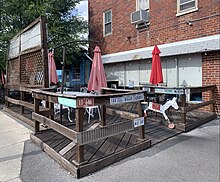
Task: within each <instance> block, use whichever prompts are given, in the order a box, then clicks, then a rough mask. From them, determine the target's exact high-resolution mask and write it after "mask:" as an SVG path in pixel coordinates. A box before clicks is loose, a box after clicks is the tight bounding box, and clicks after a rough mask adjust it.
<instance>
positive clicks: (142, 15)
mask: <svg viewBox="0 0 220 182" xmlns="http://www.w3.org/2000/svg"><path fill="white" fill-rule="evenodd" d="M148 22H149V12H148V11H146V10H142V9H141V10H139V11H135V12H133V13H131V23H132V24H140V23H148Z"/></svg>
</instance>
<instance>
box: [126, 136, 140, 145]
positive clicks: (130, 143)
mask: <svg viewBox="0 0 220 182" xmlns="http://www.w3.org/2000/svg"><path fill="white" fill-rule="evenodd" d="M137 138H138V137H137V136H136V135H131V137H130V140H129V142H128V144H127V145H126V148H129V147H132V146H134V145H135V144H137Z"/></svg>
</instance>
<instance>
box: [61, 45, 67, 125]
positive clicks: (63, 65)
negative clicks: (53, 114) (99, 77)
mask: <svg viewBox="0 0 220 182" xmlns="http://www.w3.org/2000/svg"><path fill="white" fill-rule="evenodd" d="M65 55H66V47H65V46H63V64H62V82H61V94H63V87H64V76H65V73H64V72H65ZM62 116H63V105H62V104H60V123H61V124H62V120H63V118H62Z"/></svg>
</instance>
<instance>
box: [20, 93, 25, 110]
mask: <svg viewBox="0 0 220 182" xmlns="http://www.w3.org/2000/svg"><path fill="white" fill-rule="evenodd" d="M20 97H21V100H22V101H23V100H24V91H21V92H20ZM21 114H24V106H22V105H21Z"/></svg>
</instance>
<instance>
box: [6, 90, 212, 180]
mask: <svg viewBox="0 0 220 182" xmlns="http://www.w3.org/2000/svg"><path fill="white" fill-rule="evenodd" d="M150 89H151V90H150V91H151V92H155V90H156V88H150ZM157 89H159V88H157ZM180 89H182V88H180ZM187 89H189V88H187ZM212 89H213V86H209V87H199V88H197V91H198V90H199V91H209V90H212ZM191 90H192V92H193V90H194V92H196V91H195V88H191ZM163 91H164V90H163ZM156 92H162V90H156ZM179 93H180V98H181V99H180V100H179V101H180V102H178V105H179V107H180V109H179V110H175V109H174V108H170V109H168V110H167V111H166V114H167V116H168V117H169V119H170V120H171V121H172V122H173V123H174V124H175V129H169V128H168V127H167V122H166V120H165V118H164V117H163V115H162V114H161V113H157V112H154V111H151V110H148V111H147V117H144V110H143V104H142V102H143V101H144V102H146V101H147V98H148V96H147V91H146V90H124V89H122V90H120V89H110V88H103V89H102V90H101V94H100V95H91V96H90V95H88V96H86V97H84V96H82V95H81V96H77V95H68V94H60V93H56V91H55V90H54V89H38V90H33V92H32V95H33V98H34V104H32V105H33V106H32V107H31V108H32V109H31V108H30V107H29V108H28V107H24V112H23V113H22V114H18V111H19V110H20V107H19V105H16V102H14V101H15V99H14V100H12V99H11V100H10V101H13V102H12V103H13V104H9V105H8V107H5V108H4V110H5V111H7V112H9V113H10V114H11V115H14V116H16V117H19V118H20V119H21V120H23V121H24V122H26V123H28V124H29V125H31V126H33V128H34V130H35V132H34V134H32V135H31V139H32V140H33V141H34V142H35V143H36V144H37V145H39V146H40V147H41V148H42V150H44V151H45V152H46V153H48V154H49V155H50V156H51V157H52V158H53V159H54V160H56V161H57V162H58V163H60V164H61V165H62V166H63V167H64V168H66V169H67V170H68V171H70V172H71V173H72V174H73V175H74V176H76V177H77V178H80V177H83V176H85V175H88V174H90V173H92V172H94V171H97V170H99V169H101V168H103V167H105V166H108V165H110V164H112V163H114V162H116V161H118V160H121V159H123V158H125V157H128V156H130V155H133V154H135V153H137V152H140V151H142V150H145V149H147V148H149V147H151V146H153V145H155V144H157V143H159V142H162V141H164V140H167V139H169V138H171V137H173V136H176V135H178V134H180V133H182V132H186V131H189V130H191V129H193V128H195V127H198V126H200V125H201V124H203V123H205V122H208V121H210V120H212V119H213V118H215V117H216V114H215V113H213V112H210V111H204V110H201V109H200V108H202V107H204V106H207V105H210V104H211V106H212V103H213V102H212V101H207V102H204V103H197V104H193V105H190V104H189V103H185V106H184V107H183V103H182V102H183V98H184V96H182V95H181V94H183V95H184V92H182V91H181V90H180V91H179ZM42 100H45V102H48V104H47V107H46V108H43V107H42V106H40V103H41V101H42ZM56 103H58V104H62V105H63V104H64V105H65V106H68V107H70V108H71V115H70V117H71V120H72V121H73V122H69V120H68V111H67V110H65V109H64V110H63V111H62V114H57V115H55V113H54V109H53V108H54V104H56ZM94 105H99V106H100V108H101V110H100V112H101V121H99V120H100V118H99V114H98V112H97V111H96V112H95V113H94V117H92V118H91V120H90V122H88V115H86V114H84V113H85V109H86V107H90V106H94ZM61 118H62V119H61ZM141 118H143V119H141ZM143 121H144V122H143ZM40 123H42V124H43V125H41V124H40ZM45 126H46V127H45Z"/></svg>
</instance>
